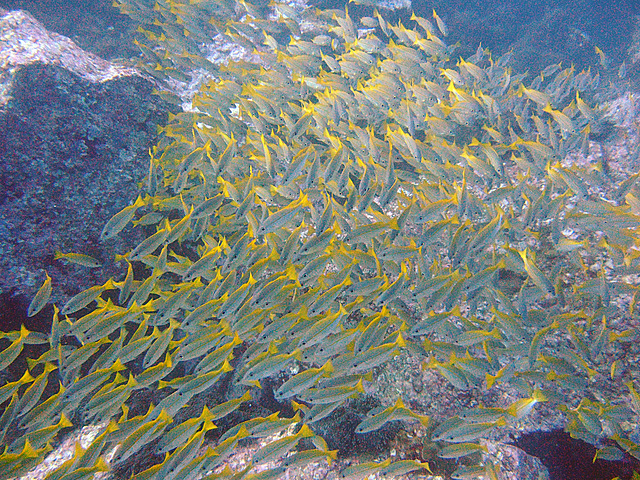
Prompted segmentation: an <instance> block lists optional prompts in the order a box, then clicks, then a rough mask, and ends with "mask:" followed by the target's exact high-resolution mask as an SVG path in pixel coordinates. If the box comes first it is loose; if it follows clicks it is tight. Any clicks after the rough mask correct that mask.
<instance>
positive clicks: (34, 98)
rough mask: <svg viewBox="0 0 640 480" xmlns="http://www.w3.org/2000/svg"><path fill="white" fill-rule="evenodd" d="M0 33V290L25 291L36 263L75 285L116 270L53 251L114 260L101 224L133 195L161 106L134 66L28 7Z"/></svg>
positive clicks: (1, 24) (39, 271)
mask: <svg viewBox="0 0 640 480" xmlns="http://www.w3.org/2000/svg"><path fill="white" fill-rule="evenodd" d="M0 37H1V38H2V42H0V45H1V47H0V59H1V60H0V62H1V64H0V77H1V78H3V81H4V87H3V99H4V100H3V102H4V106H3V107H2V109H1V110H0V125H1V128H0V132H1V133H0V155H1V156H2V159H3V161H2V162H1V163H0V186H1V187H0V189H1V190H2V199H1V201H0V219H1V221H0V251H1V252H2V255H1V256H0V264H1V265H0V271H2V273H3V274H2V275H1V276H0V292H3V293H5V294H22V295H28V296H30V295H32V294H33V293H34V292H35V288H34V286H35V285H36V283H40V282H41V280H42V279H43V278H44V273H43V270H47V271H48V272H49V274H50V275H53V276H54V277H57V278H58V281H59V282H60V283H59V284H60V285H61V286H62V285H66V287H63V290H65V288H68V292H72V291H74V290H77V288H78V287H79V286H81V285H84V286H85V287H86V286H88V285H89V284H90V283H91V282H96V281H100V279H102V278H103V277H104V278H105V279H106V278H108V277H109V276H111V275H113V274H115V273H116V272H117V271H118V269H116V268H114V267H113V264H112V263H110V265H109V266H108V267H107V268H105V269H87V268H85V267H81V266H78V265H74V264H71V263H69V264H65V262H63V261H59V260H56V261H55V262H54V253H55V252H56V251H62V252H64V253H67V252H70V251H74V252H78V251H81V252H83V253H88V254H91V255H94V256H97V257H98V258H99V259H100V260H109V261H111V260H112V259H113V257H112V255H113V254H112V253H110V252H109V250H106V249H103V247H102V246H101V245H100V243H99V241H98V237H99V234H100V231H101V230H102V226H103V225H104V222H105V221H106V220H107V219H108V218H109V217H110V216H111V215H113V213H115V212H116V211H118V210H119V209H121V208H122V207H123V206H124V205H126V204H127V203H128V202H130V201H132V200H133V199H135V197H136V195H137V194H138V185H137V182H139V181H141V180H142V179H143V177H144V175H145V174H146V173H147V169H148V160H147V158H146V154H147V152H148V148H149V145H150V143H151V142H152V140H153V139H154V138H155V135H156V127H157V125H158V124H159V123H161V122H163V121H165V120H166V115H167V111H168V109H167V105H166V104H165V103H164V102H163V101H162V100H161V99H159V98H158V97H155V96H152V95H151V91H152V88H153V86H152V84H151V83H150V82H149V81H148V80H145V79H143V78H142V77H141V76H140V75H139V74H138V72H137V70H136V69H134V68H130V67H122V66H118V65H115V64H112V63H109V62H107V61H105V60H102V59H100V58H98V57H96V56H95V55H93V54H90V53H87V52H84V51H82V50H81V49H80V48H78V47H77V46H76V45H75V44H74V43H73V42H72V41H71V40H69V39H67V38H65V37H62V36H61V35H58V34H55V33H51V32H47V31H46V30H45V29H44V28H43V27H42V25H41V24H39V23H38V22H37V21H35V20H34V19H33V18H32V17H31V16H30V15H29V14H27V13H26V12H21V11H17V12H16V11H14V12H4V14H3V15H2V17H0ZM128 241H135V240H134V239H133V238H131V239H129V240H128ZM114 243H118V242H114ZM80 288H83V287H80ZM60 293H62V292H60ZM63 295H64V294H63Z"/></svg>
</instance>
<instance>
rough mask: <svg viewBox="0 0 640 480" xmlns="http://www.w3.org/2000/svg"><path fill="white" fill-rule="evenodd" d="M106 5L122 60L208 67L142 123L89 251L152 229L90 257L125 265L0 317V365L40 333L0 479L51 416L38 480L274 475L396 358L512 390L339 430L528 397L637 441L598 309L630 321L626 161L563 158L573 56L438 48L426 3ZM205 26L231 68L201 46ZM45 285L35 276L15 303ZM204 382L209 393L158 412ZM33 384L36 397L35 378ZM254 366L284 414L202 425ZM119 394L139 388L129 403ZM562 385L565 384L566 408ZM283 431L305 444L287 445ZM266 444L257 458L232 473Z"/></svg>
mask: <svg viewBox="0 0 640 480" xmlns="http://www.w3.org/2000/svg"><path fill="white" fill-rule="evenodd" d="M114 5H115V6H117V7H119V8H120V10H121V11H122V12H123V13H126V14H128V15H129V16H131V17H132V18H133V19H135V20H136V21H138V22H139V23H140V27H139V29H138V32H139V37H138V39H137V40H136V44H137V45H138V46H139V47H140V49H141V51H142V52H143V54H144V55H145V59H146V63H145V68H146V71H147V73H148V74H150V75H153V76H154V77H156V78H157V79H158V80H159V81H163V80H167V81H181V82H187V81H189V80H190V78H191V77H190V75H191V74H192V73H193V72H196V71H202V70H206V71H207V72H209V74H210V76H209V79H208V80H207V81H205V82H204V83H203V84H202V85H201V86H200V89H199V91H198V93H197V94H196V95H195V97H194V98H193V100H192V105H193V111H189V112H183V113H179V114H177V115H171V116H170V120H169V122H168V124H167V125H166V126H165V127H163V128H161V129H160V131H159V140H158V143H157V144H156V145H155V146H154V147H153V148H152V149H151V150H150V165H149V174H148V176H147V181H146V185H145V186H144V189H145V194H144V195H141V196H140V197H139V198H137V199H136V201H135V202H134V203H133V204H131V206H128V207H126V208H125V209H123V210H122V211H120V212H119V213H117V214H116V215H114V216H113V217H112V218H111V219H110V220H109V221H108V222H107V223H106V225H105V227H104V230H103V232H102V237H101V239H102V241H103V242H107V243H108V242H109V239H111V238H113V237H115V236H116V235H120V234H126V232H125V233H122V232H123V231H124V230H125V229H127V228H131V224H133V225H134V226H135V227H134V228H146V229H150V230H151V233H150V235H149V236H148V237H147V238H146V239H145V240H144V241H143V242H141V243H140V244H139V245H137V246H136V247H135V248H133V249H132V250H131V251H130V252H126V253H124V254H122V255H117V256H116V260H117V261H121V262H124V264H126V267H127V273H126V275H125V276H124V277H123V278H120V279H109V280H108V281H106V282H105V283H104V284H102V285H96V286H94V287H91V288H89V289H87V290H85V291H83V292H80V293H78V294H77V295H75V296H73V297H72V298H70V299H69V300H68V302H67V303H66V304H65V305H62V306H60V307H58V306H54V315H53V319H52V329H51V333H50V334H49V335H43V334H39V333H36V332H30V331H28V330H27V329H26V328H24V327H23V328H22V329H21V331H18V332H11V333H6V334H3V336H2V341H3V343H2V350H1V351H0V367H1V368H2V369H6V368H7V367H8V366H9V365H11V364H12V363H13V362H14V361H16V359H18V357H19V356H20V354H21V352H22V350H23V347H24V345H25V344H42V345H46V346H47V348H48V350H47V351H46V353H44V354H43V355H42V356H41V357H40V358H33V359H29V360H28V370H27V371H25V372H24V375H23V376H22V377H21V378H20V379H18V380H13V381H9V382H8V383H5V384H4V385H2V386H0V402H2V404H3V405H4V408H3V409H2V413H1V415H0V435H1V436H2V445H3V447H2V454H1V455H0V478H2V479H4V478H12V477H18V476H20V475H24V474H26V473H27V472H28V471H29V470H31V469H32V468H33V467H34V466H36V465H38V464H39V463H41V462H42V460H43V458H44V457H45V456H46V455H47V453H48V452H50V451H51V450H52V448H53V446H54V445H55V444H56V443H55V442H56V440H57V439H58V438H59V435H60V432H61V431H63V430H64V429H68V428H69V427H72V426H73V427H74V428H78V427H80V426H82V425H86V424H89V423H97V422H101V421H102V422H105V423H104V424H105V427H104V428H103V430H102V431H101V433H100V434H99V435H98V436H97V437H96V438H95V440H93V442H92V443H91V444H90V445H89V446H88V447H87V448H83V447H81V446H80V445H79V444H77V445H76V449H75V453H74V455H73V458H71V459H69V460H67V461H65V462H64V463H63V464H62V465H61V466H59V467H58V468H56V469H55V470H53V471H52V472H50V473H49V474H48V475H47V477H46V478H47V480H54V479H56V480H70V479H74V480H79V479H84V478H87V479H88V478H93V475H94V474H95V473H97V472H106V471H110V470H114V469H118V468H120V470H119V471H120V473H122V471H123V470H122V469H121V467H122V466H123V465H126V464H127V463H126V462H131V461H132V459H135V458H136V455H142V454H144V455H145V456H146V458H147V459H148V458H149V455H150V454H153V455H155V456H154V457H152V458H155V459H156V460H157V461H156V463H155V464H153V465H151V466H148V467H146V469H145V470H143V471H138V470H131V469H129V470H125V472H126V474H127V475H130V476H131V478H136V479H162V480H169V479H173V478H177V479H197V478H207V479H271V478H273V479H275V478H280V477H281V476H282V475H283V474H284V472H285V471H286V470H287V469H288V468H292V467H296V466H304V465H307V464H309V463H311V462H317V461H325V460H326V461H328V462H332V461H333V460H334V459H335V458H337V455H338V454H339V452H336V451H334V450H330V449H329V447H328V446H327V443H326V441H325V440H324V439H323V438H322V437H321V436H319V435H318V434H316V433H315V432H314V424H315V423H316V422H321V421H322V420H323V419H325V418H326V417H328V416H329V415H331V414H332V413H333V412H335V411H336V410H337V409H339V408H340V407H341V406H343V405H345V404H346V402H349V401H350V399H352V398H355V397H357V396H358V395H361V394H362V393H363V392H364V386H365V385H366V384H367V383H369V382H372V379H373V377H372V372H373V373H374V374H375V372H376V369H377V368H378V367H381V366H384V365H385V364H386V363H388V362H392V361H394V359H395V358H396V357H397V356H398V355H411V356H414V357H417V358H419V359H420V361H421V362H422V365H423V368H424V369H432V370H433V371H435V372H437V373H438V374H439V375H441V376H442V377H444V379H446V381H448V382H449V383H450V384H451V385H453V387H455V388H456V389H458V390H459V391H465V392H467V391H473V390H476V391H486V390H490V389H492V388H499V386H500V385H509V386H514V387H516V388H517V389H518V390H519V391H520V393H521V398H520V399H519V400H517V401H515V402H514V403H512V404H508V405H501V406H479V407H476V408H473V409H470V410H465V411H462V412H460V413H459V414H458V415H456V416H454V417H452V418H439V417H438V412H428V411H414V410H412V409H411V408H409V407H408V406H407V405H405V403H404V402H403V400H402V398H398V399H397V401H396V402H395V404H392V405H387V406H384V407H382V408H379V409H375V410H373V411H371V412H369V415H368V416H367V417H366V418H364V419H363V420H362V422H361V423H360V424H359V425H358V426H357V427H356V434H362V435H366V434H367V433H368V432H372V431H375V430H378V429H380V428H382V427H383V426H384V425H385V424H387V423H388V422H403V424H405V425H410V424H416V425H418V424H420V425H422V426H424V428H426V429H427V431H428V432H429V435H430V437H429V441H430V442H432V443H433V444H434V445H435V446H436V450H437V452H438V455H439V456H440V457H442V458H447V459H462V458H463V457H466V456H468V455H472V454H477V453H482V452H486V447H485V446H484V445H483V444H482V443H481V439H482V438H485V437H487V436H489V435H491V434H492V433H495V431H496V430H499V429H500V428H506V427H508V426H513V425H515V424H517V422H519V421H521V420H522V419H523V418H525V417H526V416H527V415H529V414H530V413H531V412H533V411H534V409H535V408H536V407H537V406H538V405H539V404H540V403H542V402H547V404H548V405H549V404H553V405H555V406H557V407H558V408H559V409H560V410H561V411H562V412H563V413H564V415H565V417H566V422H567V423H566V428H567V431H569V432H570V433H571V434H572V435H573V436H574V437H576V438H580V439H583V440H586V441H588V442H590V443H592V444H594V445H597V446H599V447H600V448H599V449H598V453H597V457H598V458H604V459H619V458H623V457H624V455H625V454H631V455H634V456H636V457H637V458H640V447H639V446H638V445H637V444H636V443H634V442H633V440H632V439H631V438H630V435H629V434H630V427H629V425H632V424H634V423H637V421H638V416H639V415H640V394H639V393H638V390H637V389H638V388H640V387H638V385H637V382H634V379H633V373H632V372H630V371H629V369H628V368H625V364H624V358H623V357H618V356H617V355H618V353H617V352H619V351H620V345H622V344H629V342H633V341H635V340H636V339H637V334H636V332H635V331H632V330H622V329H620V328H618V327H617V325H619V324H620V323H621V321H620V319H621V318H623V317H626V318H629V317H633V318H637V315H638V311H637V308H636V303H637V300H638V297H639V295H640V293H639V292H640V290H639V289H638V286H637V285H636V284H634V283H633V282H632V280H630V278H632V277H633V275H637V274H638V273H640V250H639V249H638V246H639V243H640V242H639V241H638V235H637V234H638V229H639V227H640V216H639V215H640V188H639V187H638V185H637V180H638V177H639V176H640V173H639V174H636V175H633V176H632V177H630V178H627V179H622V178H621V177H619V175H618V172H615V171H611V170H610V169H609V168H608V165H607V164H606V163H604V162H600V163H598V164H591V165H587V166H580V165H572V166H569V165H567V164H566V163H564V162H563V159H564V158H565V156H566V154H567V153H568V152H572V151H577V150H581V151H582V152H583V153H585V154H586V153H588V151H589V143H590V135H591V134H593V133H594V132H600V131H602V130H603V129H604V128H605V120H604V119H603V116H602V112H601V110H600V109H599V108H598V107H597V106H596V105H595V102H594V101H593V97H594V94H595V93H596V91H597V89H598V88H599V86H600V85H599V84H600V75H599V74H598V73H594V72H591V71H589V70H585V71H576V70H575V69H574V68H573V67H571V66H569V67H563V66H561V65H551V66H549V67H548V68H546V69H545V70H544V71H543V72H540V73H538V74H537V75H536V74H533V73H532V74H528V75H527V74H520V73H516V72H513V71H512V69H511V68H510V67H509V54H507V55H504V56H502V57H500V58H494V57H493V56H492V55H491V53H490V52H488V51H486V50H484V49H482V48H478V50H477V52H476V53H475V54H473V55H471V56H468V58H462V57H460V56H459V55H457V53H456V46H455V45H451V44H450V43H448V42H447V41H446V40H445V38H446V37H447V34H448V30H447V27H446V24H445V23H444V21H443V20H442V19H441V18H440V17H439V16H438V15H437V13H436V12H433V15H432V17H431V18H424V17H417V16H415V15H413V16H412V17H411V19H410V20H408V21H406V20H405V21H404V22H403V21H400V22H397V23H395V24H392V23H389V22H388V21H387V20H385V18H384V16H383V15H381V14H380V13H379V12H377V11H375V12H374V13H373V14H372V16H366V17H362V18H358V19H354V18H352V16H351V15H350V13H349V10H348V9H344V10H317V11H313V10H312V9H309V8H307V9H303V8H300V7H296V6H291V5H289V4H285V3H278V2H271V3H270V4H268V5H267V4H266V3H259V4H252V3H249V2H248V1H245V0H238V2H236V1H235V0H190V1H189V0H156V1H155V3H154V4H153V5H152V4H151V3H150V2H146V1H144V0H116V1H115V2H114ZM217 35H218V36H222V37H224V38H226V39H227V40H228V41H230V42H233V43H236V44H238V45H240V46H241V47H243V48H245V49H246V51H247V52H248V54H249V55H248V56H247V58H251V60H246V59H245V60H236V61H231V60H230V61H228V62H226V63H223V64H214V63H212V62H211V61H209V60H208V59H207V58H206V52H205V50H206V48H205V45H206V44H208V43H209V42H210V40H211V38H213V37H215V36H217ZM158 93H159V94H160V95H162V96H163V97H164V98H166V99H168V100H170V101H172V100H173V101H174V103H181V99H179V98H177V97H175V95H174V94H171V93H169V91H160V92H158ZM56 258H57V259H61V260H64V261H68V262H74V263H77V264H79V265H83V266H85V267H87V268H93V267H97V266H99V265H100V262H99V261H98V260H97V259H95V258H92V257H89V256H87V255H83V254H80V253H62V252H58V253H56ZM134 267H135V268H134ZM134 272H136V273H135V274H134ZM140 272H143V273H142V274H140ZM53 288H55V281H52V279H51V278H50V277H49V276H48V275H46V278H45V279H44V282H43V284H42V287H41V288H40V290H39V291H38V292H37V294H36V295H35V297H34V298H33V301H32V302H31V305H30V306H29V311H28V314H29V315H30V316H33V315H35V314H37V313H38V312H40V311H41V310H42V309H43V308H44V307H45V306H46V305H47V304H48V303H49V299H50V296H51V292H52V289H53ZM621 299H622V300H625V299H626V302H627V304H628V311H623V310H621V308H620V306H619V305H620V301H621ZM551 340H553V341H551ZM229 381H231V382H233V384H234V385H235V386H236V387H238V388H235V389H234V390H233V391H235V392H238V393H237V395H236V396H235V397H234V398H229V399H228V400H227V401H226V402H224V403H221V404H211V403H208V404H207V405H206V406H204V408H203V409H202V412H201V414H200V415H198V416H195V417H194V418H189V419H187V420H185V421H182V422H179V421H175V420H174V419H175V418H176V417H178V415H179V414H180V412H181V411H182V412H184V410H183V409H185V408H187V407H186V406H187V405H188V404H189V403H190V402H191V401H192V399H194V398H196V397H202V396H204V397H206V394H207V392H208V391H211V389H212V388H213V387H216V386H220V385H221V384H222V382H229ZM613 381H617V382H619V383H624V382H627V391H628V395H627V396H625V397H624V398H607V397H606V392H605V390H604V389H602V391H599V389H601V386H602V385H604V384H606V382H613ZM47 385H50V386H51V385H53V386H56V385H58V388H57V393H55V394H54V395H52V396H49V397H48V398H43V392H44V391H45V388H46V387H47ZM268 385H269V386H270V385H275V387H273V388H274V392H273V395H274V398H275V400H276V401H278V402H280V403H281V404H289V405H291V406H293V408H294V410H295V411H296V413H295V416H293V417H291V418H287V417H284V416H281V415H280V413H279V412H274V413H273V414H272V415H269V416H266V417H257V418H252V419H250V420H247V421H245V422H242V423H238V424H236V425H234V426H233V427H231V428H229V429H227V430H226V431H225V432H223V433H222V435H221V436H218V434H216V438H217V440H215V441H213V440H211V438H212V437H211V435H210V436H208V437H207V433H208V432H210V431H213V430H214V429H216V422H218V421H219V420H220V419H223V418H225V417H227V416H228V415H229V414H231V413H232V412H234V411H236V410H237V409H242V407H243V404H246V403H247V402H251V401H252V399H253V398H255V397H256V395H255V393H256V391H257V389H259V388H263V387H265V386H268ZM269 388H271V387H269ZM427 388H429V386H427ZM141 389H152V390H156V391H157V390H159V391H160V392H161V394H160V396H157V397H156V398H160V399H161V400H159V401H157V402H156V403H155V404H154V403H152V404H151V405H150V406H149V409H148V411H147V412H146V413H144V414H142V415H138V416H131V415H129V405H128V400H129V399H130V397H131V396H132V395H133V394H135V393H136V392H137V391H138V390H141ZM567 391H570V392H574V394H577V395H578V396H580V398H582V401H581V402H580V403H579V404H577V405H576V404H571V403H567V402H566V401H565V400H564V399H565V398H566V395H565V393H566V392H567ZM594 391H596V392H599V393H598V394H597V395H594V394H593V392H594ZM228 418H229V417H228ZM65 431H66V430H65ZM278 432H282V434H281V435H280V436H279V437H278V439H277V440H273V441H270V442H269V443H266V444H265V445H264V446H262V447H261V448H260V449H258V450H257V451H256V452H255V453H254V455H253V458H252V462H251V464H249V465H248V466H247V467H246V468H245V469H243V470H242V471H233V470H232V469H230V468H229V466H228V465H227V464H226V463H225V462H226V460H227V458H228V457H229V456H230V455H231V454H232V453H233V451H234V448H236V446H237V445H238V444H239V443H240V444H241V445H245V444H247V442H248V441H249V439H254V440H255V439H265V438H267V437H269V436H271V435H273V434H274V433H278ZM303 439H305V443H304V444H305V445H313V447H314V448H312V449H308V450H300V449H297V447H298V445H299V444H300V442H301V441H302V440H303ZM606 439H609V440H610V441H609V442H608V443H607V444H606V446H605V445H604V444H603V443H602V442H603V440H606ZM309 442H310V443H309ZM116 445H117V449H116V450H115V454H114V456H113V458H110V459H109V460H107V457H106V453H107V452H108V451H110V450H112V449H113V447H115V446H116ZM426 460H428V459H410V460H400V461H395V462H392V461H391V460H389V459H387V460H384V461H378V462H367V463H361V464H357V465H352V466H350V467H348V468H346V469H343V470H342V471H341V472H340V474H339V478H343V479H361V478H367V476H368V475H370V474H372V473H376V472H377V473H378V474H379V475H381V476H382V478H393V477H394V476H397V475H404V474H407V473H409V472H412V471H421V472H423V473H426V472H428V471H429V464H428V463H427V462H426ZM267 462H275V463H272V464H275V465H279V466H277V467H274V468H270V469H268V470H266V471H261V472H260V473H256V471H255V470H254V469H253V467H259V466H260V465H261V464H265V463H267ZM133 465H134V467H133V468H135V463H133ZM498 467H499V466H497V465H494V463H493V462H491V461H489V460H486V459H485V461H484V463H480V464H478V465H476V466H470V465H461V466H460V467H459V468H458V470H456V472H454V474H453V475H452V478H497V473H496V472H497V469H498Z"/></svg>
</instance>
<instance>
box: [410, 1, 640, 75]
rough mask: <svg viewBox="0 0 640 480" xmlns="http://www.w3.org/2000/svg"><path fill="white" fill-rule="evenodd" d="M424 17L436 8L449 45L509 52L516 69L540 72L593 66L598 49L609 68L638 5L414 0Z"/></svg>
mask: <svg viewBox="0 0 640 480" xmlns="http://www.w3.org/2000/svg"><path fill="white" fill-rule="evenodd" d="M412 7H413V9H414V10H415V11H416V12H421V13H422V14H423V15H427V14H431V9H432V8H436V10H437V11H438V13H439V15H440V16H441V17H443V18H446V20H447V21H448V22H449V26H450V29H451V35H450V38H451V39H452V41H456V40H458V39H460V40H461V41H462V42H463V43H464V44H466V45H465V46H467V47H472V46H474V45H477V44H478V43H479V42H481V43H482V44H483V45H484V46H486V47H488V48H489V49H491V50H492V51H496V52H504V51H506V50H508V49H509V48H513V49H514V54H515V55H514V57H515V58H514V60H515V61H516V65H517V66H519V67H521V68H525V69H526V68H533V69H539V68H544V66H546V65H548V64H550V63H555V62H558V61H564V62H569V63H570V62H573V63H576V64H578V65H581V64H585V65H587V64H590V63H593V62H594V61H597V57H596V53H595V48H594V47H595V46H596V45H597V46H599V47H600V48H601V49H602V50H603V51H604V52H605V53H606V54H607V55H608V56H609V58H610V61H611V63H612V66H613V65H616V64H620V63H621V62H622V61H623V59H624V58H625V57H626V56H627V50H628V48H629V46H630V44H631V39H632V35H633V30H634V24H635V18H634V17H633V16H634V15H637V14H640V2H638V1H637V0H636V1H634V0H611V1H604V0H595V1H594V0H508V1H507V0H469V1H466V0H447V1H430V0H414V1H413V2H412Z"/></svg>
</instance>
